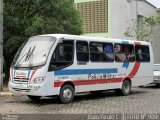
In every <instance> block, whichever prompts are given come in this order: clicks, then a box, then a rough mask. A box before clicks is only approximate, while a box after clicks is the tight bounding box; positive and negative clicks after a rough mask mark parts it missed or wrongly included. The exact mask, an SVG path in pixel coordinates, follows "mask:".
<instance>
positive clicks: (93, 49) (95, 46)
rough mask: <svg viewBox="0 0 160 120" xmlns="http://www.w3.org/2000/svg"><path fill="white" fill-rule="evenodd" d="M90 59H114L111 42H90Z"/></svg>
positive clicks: (99, 60) (96, 60)
mask: <svg viewBox="0 0 160 120" xmlns="http://www.w3.org/2000/svg"><path fill="white" fill-rule="evenodd" d="M89 47H90V60H91V61H92V62H106V61H108V62H109V61H114V55H113V45H112V44H111V43H101V42H90V45H89Z"/></svg>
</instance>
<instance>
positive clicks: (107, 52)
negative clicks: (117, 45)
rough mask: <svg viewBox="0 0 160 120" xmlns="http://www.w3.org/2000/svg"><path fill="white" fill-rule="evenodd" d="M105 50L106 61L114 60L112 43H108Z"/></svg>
mask: <svg viewBox="0 0 160 120" xmlns="http://www.w3.org/2000/svg"><path fill="white" fill-rule="evenodd" d="M104 52H105V60H106V61H113V59H114V58H113V46H112V45H111V44H106V45H105V47H104Z"/></svg>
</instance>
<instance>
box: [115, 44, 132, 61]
mask: <svg viewBox="0 0 160 120" xmlns="http://www.w3.org/2000/svg"><path fill="white" fill-rule="evenodd" d="M114 52H115V60H116V61H117V62H125V61H127V62H134V61H135V54H134V46H133V45H132V44H117V43H116V44H115V46H114Z"/></svg>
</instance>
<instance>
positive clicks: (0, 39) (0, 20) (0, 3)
mask: <svg viewBox="0 0 160 120" xmlns="http://www.w3.org/2000/svg"><path fill="white" fill-rule="evenodd" d="M2 90H3V0H0V91H2Z"/></svg>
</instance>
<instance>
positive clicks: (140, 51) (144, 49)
mask: <svg viewBox="0 0 160 120" xmlns="http://www.w3.org/2000/svg"><path fill="white" fill-rule="evenodd" d="M135 53H136V61H139V62H149V61H150V54H149V47H148V46H144V45H136V46H135Z"/></svg>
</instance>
